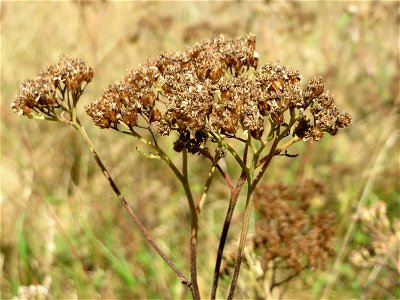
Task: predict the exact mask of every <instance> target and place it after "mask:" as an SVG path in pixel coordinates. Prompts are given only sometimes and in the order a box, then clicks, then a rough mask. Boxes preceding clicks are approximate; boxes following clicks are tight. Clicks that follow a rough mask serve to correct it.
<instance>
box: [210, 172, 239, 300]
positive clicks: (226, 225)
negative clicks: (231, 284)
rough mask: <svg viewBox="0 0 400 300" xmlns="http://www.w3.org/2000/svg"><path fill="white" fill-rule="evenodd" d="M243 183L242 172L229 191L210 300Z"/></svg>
mask: <svg viewBox="0 0 400 300" xmlns="http://www.w3.org/2000/svg"><path fill="white" fill-rule="evenodd" d="M245 181H246V174H245V173H244V172H243V173H242V175H241V176H240V178H239V180H238V183H237V185H236V187H235V189H233V190H231V196H230V199H229V206H228V210H227V212H226V217H225V221H224V226H223V228H222V233H221V237H220V240H219V246H218V253H217V259H216V261H215V269H214V278H213V283H212V290H211V299H215V297H216V294H217V288H218V280H219V271H220V268H221V262H222V255H223V253H224V248H225V243H226V238H227V236H228V231H229V226H230V224H231V221H232V216H233V211H234V209H235V206H236V202H237V200H238V198H239V195H240V191H241V189H242V187H243V184H244V183H245Z"/></svg>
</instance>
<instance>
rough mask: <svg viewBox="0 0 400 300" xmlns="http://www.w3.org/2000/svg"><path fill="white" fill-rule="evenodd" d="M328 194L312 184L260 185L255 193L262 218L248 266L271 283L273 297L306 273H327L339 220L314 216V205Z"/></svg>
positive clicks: (227, 258) (227, 256)
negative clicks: (321, 270)
mask: <svg viewBox="0 0 400 300" xmlns="http://www.w3.org/2000/svg"><path fill="white" fill-rule="evenodd" d="M324 194H326V186H325V185H324V184H323V183H322V182H320V181H317V180H312V179H309V180H305V181H304V182H303V183H301V184H297V185H294V186H288V185H285V184H283V183H280V182H275V183H268V184H262V185H260V186H258V188H257V189H256V192H255V194H254V207H255V211H256V213H257V214H258V218H257V221H256V224H255V233H254V234H253V235H252V236H251V237H249V238H248V240H247V244H246V249H247V251H248V253H249V254H248V256H249V255H250V253H253V256H252V258H251V260H246V263H247V264H249V266H250V269H251V270H254V268H257V269H258V270H259V272H260V273H261V274H260V275H259V276H258V277H257V278H258V279H260V280H264V279H265V280H268V285H269V288H270V291H272V290H273V289H274V288H275V287H277V286H279V285H281V284H285V283H286V282H288V281H289V280H290V279H291V278H293V277H294V276H296V275H297V274H299V273H300V272H301V271H303V270H304V269H308V268H311V269H319V268H323V267H324V266H325V265H326V263H327V260H328V258H329V257H331V256H333V255H334V250H333V245H332V239H333V236H334V233H335V214H334V213H333V212H331V211H322V212H319V213H318V212H310V210H311V209H310V208H311V204H312V201H313V199H316V198H317V197H318V198H319V197H323V195H324ZM230 249H232V251H229V250H230ZM235 250H236V247H228V248H227V249H226V251H225V253H224V261H223V262H224V264H223V268H222V270H223V272H225V273H231V270H232V264H233V262H234V261H235V258H236V251H235ZM253 272H254V271H253ZM268 276H269V278H268Z"/></svg>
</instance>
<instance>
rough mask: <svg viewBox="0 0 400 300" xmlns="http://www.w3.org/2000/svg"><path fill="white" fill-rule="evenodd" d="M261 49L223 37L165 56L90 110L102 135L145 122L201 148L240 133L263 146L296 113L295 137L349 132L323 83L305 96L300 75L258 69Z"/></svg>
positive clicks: (273, 67) (314, 83)
mask: <svg viewBox="0 0 400 300" xmlns="http://www.w3.org/2000/svg"><path fill="white" fill-rule="evenodd" d="M255 44H256V38H255V35H253V34H248V35H246V36H245V37H242V38H237V39H229V38H226V37H224V36H219V37H217V38H213V39H211V40H209V41H206V42H204V43H202V44H196V45H195V46H194V47H193V48H191V49H188V50H187V51H184V52H175V53H171V54H161V55H159V56H158V57H157V58H155V59H153V60H150V61H148V62H147V63H146V64H144V65H141V66H140V67H139V68H138V69H136V70H133V71H129V72H128V73H127V74H126V75H125V77H124V78H123V80H122V81H120V82H117V83H114V84H112V85H110V86H108V87H107V88H106V89H105V91H104V92H103V93H102V95H101V96H100V97H99V98H98V99H97V100H96V101H94V102H92V103H91V104H89V105H88V106H87V107H86V111H87V113H88V114H89V115H90V116H91V117H92V118H93V120H94V122H95V123H96V125H98V126H100V127H101V128H114V129H118V126H119V125H125V126H127V127H128V128H130V129H131V130H133V128H134V127H135V126H143V125H140V124H143V123H140V120H139V119H143V120H144V122H145V123H144V126H149V125H150V124H151V123H153V122H154V123H156V125H157V130H158V132H159V133H160V134H162V135H168V134H169V133H170V132H171V130H175V131H177V132H178V133H182V132H185V133H184V134H183V136H184V137H185V138H186V137H187V134H188V133H189V134H190V136H191V138H192V140H193V141H194V140H196V139H195V136H196V134H198V133H200V135H201V136H205V137H206V138H205V139H201V143H205V142H206V141H207V140H209V138H208V135H207V134H204V133H205V132H216V133H220V134H225V135H226V136H228V137H234V136H235V134H236V133H237V132H238V131H239V130H240V129H242V130H243V131H247V132H249V133H250V134H251V136H252V137H254V138H256V139H260V138H261V136H262V135H263V132H264V130H265V126H266V124H271V126H272V127H273V129H274V127H275V126H285V125H286V124H287V122H289V120H288V117H289V113H287V112H288V111H290V112H291V113H294V112H297V114H296V116H297V117H296V118H297V119H296V120H297V123H296V126H295V129H294V132H293V134H295V135H297V136H298V137H300V138H303V139H304V140H319V139H320V138H321V137H322V136H323V134H324V132H328V133H329V134H331V135H334V134H336V133H337V131H338V129H339V128H344V127H347V126H349V124H350V122H351V117H350V115H349V114H342V113H339V111H338V110H337V107H336V105H335V103H334V101H333V97H332V96H331V95H329V94H328V93H324V84H323V82H322V79H321V77H315V78H314V79H312V80H311V81H310V83H309V84H308V86H307V87H306V89H305V90H302V89H301V87H300V82H301V76H300V74H299V72H298V71H296V70H289V69H287V68H285V67H284V66H281V65H278V64H267V65H265V66H263V67H262V68H260V69H257V67H258V54H257V52H256V51H255ZM250 69H252V70H253V71H251V70H250ZM308 108H310V109H309V110H308V111H307V109H308ZM139 117H142V118H139ZM267 120H269V121H270V122H267ZM199 142H200V141H198V142H197V146H198V143H199ZM179 144H180V146H182V145H184V144H185V143H184V141H183V140H181V142H180V143H179ZM180 146H179V147H177V148H178V149H180V148H181V147H180ZM193 152H195V151H193Z"/></svg>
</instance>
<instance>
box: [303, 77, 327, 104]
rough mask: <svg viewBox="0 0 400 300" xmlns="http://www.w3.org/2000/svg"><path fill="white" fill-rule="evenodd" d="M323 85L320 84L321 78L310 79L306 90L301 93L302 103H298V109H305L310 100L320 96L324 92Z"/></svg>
mask: <svg viewBox="0 0 400 300" xmlns="http://www.w3.org/2000/svg"><path fill="white" fill-rule="evenodd" d="M324 88H325V84H324V83H323V82H322V77H321V76H317V77H314V78H313V79H311V81H310V82H309V83H308V85H307V88H306V89H305V90H304V92H303V100H304V101H303V102H301V103H299V107H301V108H307V106H308V105H309V104H310V103H311V101H312V100H314V99H315V98H317V97H318V96H320V95H321V94H322V93H323V92H324Z"/></svg>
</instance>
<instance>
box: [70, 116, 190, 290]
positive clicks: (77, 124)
mask: <svg viewBox="0 0 400 300" xmlns="http://www.w3.org/2000/svg"><path fill="white" fill-rule="evenodd" d="M71 124H72V126H73V127H74V128H75V129H76V130H77V131H78V132H79V133H80V134H81V136H82V138H83V140H84V141H85V143H86V145H87V146H88V147H89V149H90V152H91V153H92V155H93V157H94V159H95V160H96V163H97V164H98V166H99V167H100V168H101V170H102V172H103V175H104V176H105V177H106V178H107V180H108V182H109V184H110V186H111V188H112V189H113V191H114V193H115V194H116V195H117V196H118V198H119V200H120V201H121V203H122V205H123V206H124V208H125V210H126V211H127V212H128V214H129V216H130V217H131V219H132V220H133V222H134V223H135V224H136V225H137V226H138V228H139V230H140V231H141V232H142V234H143V235H144V237H145V238H146V239H147V240H148V241H149V243H150V245H151V246H152V247H153V248H154V250H155V251H156V252H157V253H158V254H159V255H160V256H161V258H162V259H163V260H164V261H165V262H166V263H167V264H168V266H169V267H170V268H171V269H172V270H173V271H174V272H175V274H176V275H177V276H178V277H179V279H180V280H181V282H182V283H183V284H184V285H186V286H188V287H189V288H190V289H191V290H192V284H191V282H190V281H189V280H188V279H187V278H186V277H185V275H183V274H182V273H181V272H180V271H179V270H178V268H177V267H176V266H175V265H174V264H173V262H172V261H171V259H170V258H169V257H168V256H167V255H166V254H165V253H164V252H163V251H162V250H161V249H160V247H159V246H158V245H157V243H156V242H155V240H154V239H153V237H152V236H151V234H150V233H149V232H148V231H147V229H146V228H145V227H144V225H143V224H142V222H141V221H140V219H139V218H138V216H137V215H136V214H135V212H133V210H132V209H131V208H130V206H129V205H128V203H127V201H126V200H125V198H124V197H123V195H122V194H121V192H120V190H119V188H118V186H117V185H116V183H115V181H114V179H113V178H112V177H111V175H110V173H109V172H108V170H107V168H106V166H105V165H104V163H103V161H102V160H101V158H100V157H99V155H98V154H97V152H96V150H95V148H94V146H93V144H92V142H91V140H90V138H89V136H88V135H87V133H86V131H85V129H84V128H83V126H82V125H80V122H79V120H77V119H76V122H71Z"/></svg>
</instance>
